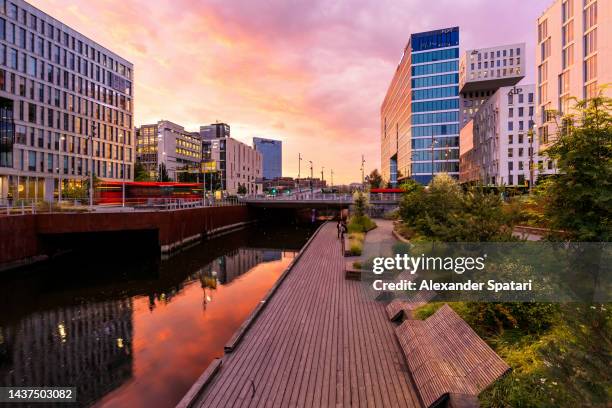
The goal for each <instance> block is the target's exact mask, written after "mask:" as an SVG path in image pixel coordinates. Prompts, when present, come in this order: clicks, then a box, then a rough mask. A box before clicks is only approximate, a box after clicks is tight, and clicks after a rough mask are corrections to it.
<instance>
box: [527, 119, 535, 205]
mask: <svg viewBox="0 0 612 408" xmlns="http://www.w3.org/2000/svg"><path fill="white" fill-rule="evenodd" d="M527 137H528V138H529V193H530V194H531V193H532V192H533V183H534V178H535V174H534V170H535V169H534V163H533V117H531V116H530V117H529V131H528V132H527Z"/></svg>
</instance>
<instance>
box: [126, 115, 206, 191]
mask: <svg viewBox="0 0 612 408" xmlns="http://www.w3.org/2000/svg"><path fill="white" fill-rule="evenodd" d="M136 160H137V161H138V162H139V163H140V164H142V165H143V166H144V168H145V169H146V171H147V172H148V173H149V177H151V178H152V179H154V180H156V179H159V175H160V170H161V167H160V166H162V165H163V166H164V167H165V169H166V172H167V175H168V177H169V178H170V180H174V181H178V180H179V174H180V172H181V171H192V172H193V171H200V163H201V162H202V141H201V139H200V135H199V133H198V132H187V131H186V130H185V129H184V128H183V127H182V126H180V125H177V124H176V123H172V122H170V121H168V120H161V121H159V122H157V123H155V124H152V125H142V126H141V127H139V128H137V129H136Z"/></svg>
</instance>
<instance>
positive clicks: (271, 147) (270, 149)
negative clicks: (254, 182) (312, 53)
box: [253, 137, 283, 180]
mask: <svg viewBox="0 0 612 408" xmlns="http://www.w3.org/2000/svg"><path fill="white" fill-rule="evenodd" d="M253 147H254V148H255V150H257V151H258V152H260V153H261V155H262V159H263V178H264V179H267V180H272V179H275V178H279V177H282V176H283V142H281V141H280V140H272V139H262V138H259V137H254V138H253Z"/></svg>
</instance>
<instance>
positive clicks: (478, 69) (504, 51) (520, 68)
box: [459, 43, 526, 128]
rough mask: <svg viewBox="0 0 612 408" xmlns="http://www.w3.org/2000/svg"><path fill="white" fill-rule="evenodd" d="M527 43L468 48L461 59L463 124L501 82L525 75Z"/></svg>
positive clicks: (516, 80) (514, 81)
mask: <svg viewBox="0 0 612 408" xmlns="http://www.w3.org/2000/svg"><path fill="white" fill-rule="evenodd" d="M525 60H526V57H525V43H518V44H508V45H499V46H495V47H488V48H479V49H474V50H468V51H466V52H465V53H464V54H463V55H462V56H461V61H460V63H459V92H460V96H461V103H460V115H459V118H460V125H459V126H460V127H461V128H463V127H464V126H465V125H466V124H467V122H469V120H470V119H472V117H473V116H474V114H475V113H476V112H477V111H478V109H479V108H480V106H482V105H483V104H484V103H485V102H486V101H487V99H488V98H489V97H490V96H491V95H493V94H494V93H495V91H496V90H497V89H499V88H500V87H502V86H513V85H516V84H518V83H519V81H520V80H522V79H523V78H524V77H525V63H526V61H525Z"/></svg>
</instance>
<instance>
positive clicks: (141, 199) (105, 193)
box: [96, 181, 202, 205]
mask: <svg viewBox="0 0 612 408" xmlns="http://www.w3.org/2000/svg"><path fill="white" fill-rule="evenodd" d="M122 195H123V183H122V182H121V181H103V182H100V183H99V184H98V185H97V187H96V204H99V205H115V204H121V202H122ZM177 199H178V200H184V201H195V200H201V199H202V184H199V183H176V182H157V181H127V182H125V202H126V203H129V204H147V203H151V202H155V201H159V202H163V201H167V200H177Z"/></svg>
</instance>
